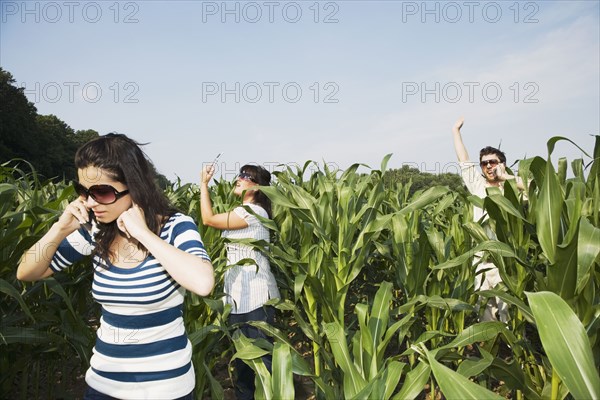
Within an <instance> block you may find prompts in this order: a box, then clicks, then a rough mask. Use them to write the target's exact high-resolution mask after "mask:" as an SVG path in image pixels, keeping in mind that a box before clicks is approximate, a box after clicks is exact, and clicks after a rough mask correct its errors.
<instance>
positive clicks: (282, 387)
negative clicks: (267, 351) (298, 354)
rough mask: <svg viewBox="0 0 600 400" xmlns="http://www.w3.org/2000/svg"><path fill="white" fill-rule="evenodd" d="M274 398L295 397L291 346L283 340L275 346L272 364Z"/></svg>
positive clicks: (291, 399) (285, 398)
mask: <svg viewBox="0 0 600 400" xmlns="http://www.w3.org/2000/svg"><path fill="white" fill-rule="evenodd" d="M271 383H272V385H273V398H275V399H282V400H288V399H289V400H293V399H294V395H295V393H294V379H293V374H292V357H291V356H290V349H289V347H288V346H287V345H286V344H284V343H281V342H276V343H275V345H274V346H273V364H272V382H271Z"/></svg>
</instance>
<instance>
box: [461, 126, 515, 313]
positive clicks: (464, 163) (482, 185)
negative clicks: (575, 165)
mask: <svg viewBox="0 0 600 400" xmlns="http://www.w3.org/2000/svg"><path fill="white" fill-rule="evenodd" d="M463 123H464V118H462V117H461V118H459V119H458V121H456V123H455V124H454V126H453V127H452V136H453V137H454V149H455V150H456V156H457V157H458V163H459V165H460V171H461V176H462V179H463V182H464V183H465V185H466V186H467V189H468V190H469V192H470V193H471V194H473V195H475V196H478V197H481V198H484V197H486V196H487V191H486V189H487V188H488V187H498V188H500V190H503V185H504V182H505V181H506V180H507V179H515V177H514V176H513V175H510V174H508V173H507V172H506V156H505V155H504V153H503V152H502V151H500V150H498V149H496V148H494V147H491V146H487V147H484V148H483V149H481V151H480V152H479V166H480V167H481V172H480V171H479V170H478V169H477V165H476V163H474V162H473V161H471V160H470V159H469V154H468V153H467V149H466V148H465V145H464V143H463V140H462V136H461V134H460V129H461V128H462V126H463ZM517 187H518V188H519V189H520V190H523V185H522V183H521V181H520V180H519V179H517ZM473 217H474V220H475V221H476V222H477V221H483V220H485V219H487V215H485V213H484V211H483V210H482V209H481V208H479V207H474V208H473ZM482 218H483V220H482ZM484 226H485V231H486V233H487V235H488V237H489V238H490V239H495V237H496V236H495V234H494V232H492V230H491V229H490V227H489V225H487V224H485V225H484ZM481 256H482V254H481V253H478V254H477V255H475V258H474V260H473V262H474V264H478V265H477V269H476V270H475V273H476V275H475V290H488V289H493V288H494V287H495V286H496V285H498V284H499V283H500V282H502V279H501V278H500V274H499V272H498V268H496V266H495V265H494V264H492V263H489V262H485V261H482V260H481ZM496 313H498V314H499V317H500V320H501V321H502V322H506V321H507V320H508V310H507V306H506V304H505V303H504V302H503V301H502V300H500V299H499V298H498V297H496V298H493V299H489V301H488V303H487V304H486V307H485V311H484V313H483V317H482V321H496V320H497V319H498V317H497V316H496Z"/></svg>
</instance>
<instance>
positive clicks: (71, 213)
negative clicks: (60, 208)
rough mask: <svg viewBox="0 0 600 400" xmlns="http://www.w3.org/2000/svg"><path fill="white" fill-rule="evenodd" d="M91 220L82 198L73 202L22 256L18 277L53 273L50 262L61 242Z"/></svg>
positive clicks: (27, 278)
mask: <svg viewBox="0 0 600 400" xmlns="http://www.w3.org/2000/svg"><path fill="white" fill-rule="evenodd" d="M87 222H89V216H88V210H87V208H86V207H85V204H84V203H83V202H82V201H81V199H77V200H75V201H73V202H71V203H70V204H69V205H68V206H67V208H66V209H65V211H64V212H63V213H62V215H61V216H60V218H59V219H58V221H56V222H55V223H54V224H53V225H52V227H51V228H50V230H49V231H48V232H47V233H46V234H45V235H44V236H42V238H41V239H40V240H39V241H38V242H37V243H36V244H34V245H33V246H32V247H31V248H30V249H29V250H27V252H25V254H23V257H22V258H21V261H20V262H19V266H18V267H17V279H19V280H21V281H37V280H40V279H43V278H46V277H48V276H50V275H52V274H53V272H54V271H52V269H51V268H50V262H51V261H52V257H53V256H54V253H56V251H57V250H58V246H59V245H60V243H61V242H62V241H63V240H64V239H65V238H66V237H67V236H69V235H70V234H71V233H73V232H75V231H76V230H77V229H79V226H80V225H81V224H85V223H87Z"/></svg>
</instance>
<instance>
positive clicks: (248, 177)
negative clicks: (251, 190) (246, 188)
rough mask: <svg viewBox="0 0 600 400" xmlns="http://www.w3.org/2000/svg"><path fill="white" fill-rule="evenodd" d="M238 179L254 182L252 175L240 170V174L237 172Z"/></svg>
mask: <svg viewBox="0 0 600 400" xmlns="http://www.w3.org/2000/svg"><path fill="white" fill-rule="evenodd" d="M237 178H238V179H242V180H244V181H250V182H254V183H256V181H255V180H254V178H253V177H252V175H250V174H247V173H246V172H242V173H241V174H239V175H238V176H237Z"/></svg>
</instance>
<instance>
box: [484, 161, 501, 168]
mask: <svg viewBox="0 0 600 400" xmlns="http://www.w3.org/2000/svg"><path fill="white" fill-rule="evenodd" d="M499 162H500V161H498V160H484V161H481V162H480V163H479V165H481V168H485V167H487V166H488V165H491V166H492V167H495V166H496V165H498V163H499Z"/></svg>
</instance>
